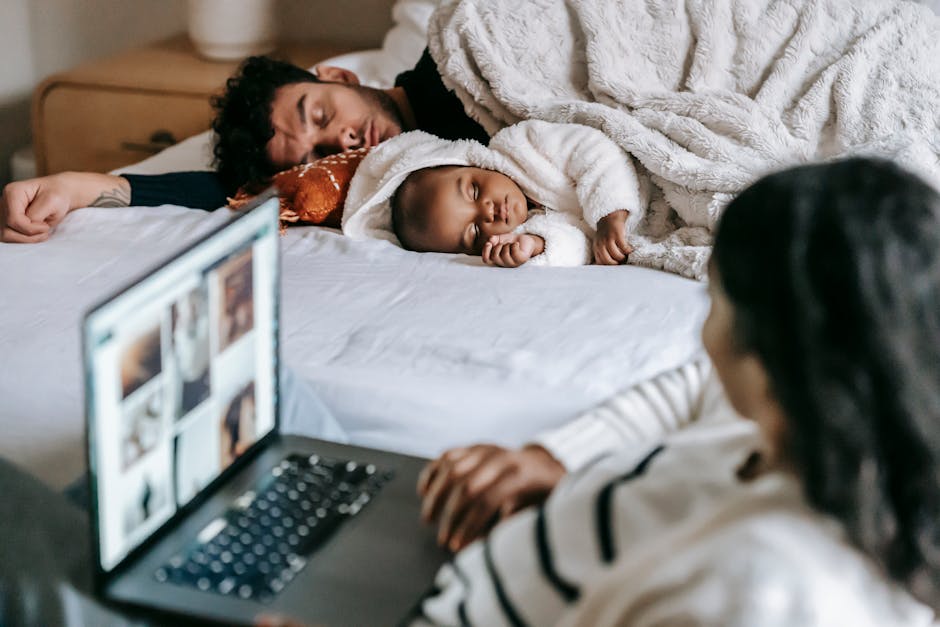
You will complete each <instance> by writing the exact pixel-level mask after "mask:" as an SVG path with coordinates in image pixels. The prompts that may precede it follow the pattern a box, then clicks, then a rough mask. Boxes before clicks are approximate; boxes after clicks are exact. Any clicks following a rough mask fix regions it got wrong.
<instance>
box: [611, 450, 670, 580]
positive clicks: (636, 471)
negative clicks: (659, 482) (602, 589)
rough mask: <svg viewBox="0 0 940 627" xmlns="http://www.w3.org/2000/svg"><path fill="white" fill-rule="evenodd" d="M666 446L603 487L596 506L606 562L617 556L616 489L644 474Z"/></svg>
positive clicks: (651, 453) (650, 453)
mask: <svg viewBox="0 0 940 627" xmlns="http://www.w3.org/2000/svg"><path fill="white" fill-rule="evenodd" d="M665 448H666V447H665V446H663V445H662V444H660V445H659V446H657V447H656V448H654V449H653V450H652V451H650V452H649V453H648V454H647V456H646V457H644V458H643V459H642V460H640V463H639V464H637V465H636V466H635V467H634V468H633V470H631V471H630V472H628V473H627V474H625V475H623V476H621V477H617V478H616V479H613V480H612V481H610V482H609V483H608V484H607V485H605V486H604V487H603V489H601V491H600V494H598V495H597V505H596V506H595V512H596V520H597V542H598V545H599V546H600V551H601V559H602V560H603V561H604V562H605V563H607V564H609V563H611V562H612V561H614V558H615V557H616V549H615V548H614V532H613V528H614V523H613V520H612V519H613V514H612V513H611V508H612V507H613V496H614V490H615V489H616V488H617V486H619V485H620V484H621V483H627V482H628V481H632V480H634V479H636V478H637V477H640V476H642V475H643V474H644V473H645V472H646V469H647V468H648V467H649V465H650V463H651V462H652V461H653V459H654V458H655V457H656V456H657V455H659V454H660V453H662V452H663V450H665Z"/></svg>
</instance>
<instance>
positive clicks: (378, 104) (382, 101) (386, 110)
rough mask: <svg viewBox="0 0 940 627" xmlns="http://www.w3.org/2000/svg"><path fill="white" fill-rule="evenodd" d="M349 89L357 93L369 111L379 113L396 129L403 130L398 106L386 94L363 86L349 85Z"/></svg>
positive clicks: (403, 126)
mask: <svg viewBox="0 0 940 627" xmlns="http://www.w3.org/2000/svg"><path fill="white" fill-rule="evenodd" d="M349 88H350V89H353V90H355V91H356V92H358V93H359V95H360V96H361V97H362V99H363V100H364V101H365V102H366V103H368V104H369V108H370V109H372V110H378V111H381V112H382V114H383V115H384V116H385V117H387V118H388V119H389V120H391V121H392V122H394V123H395V124H396V125H398V128H400V129H404V128H405V125H404V122H402V117H401V111H399V110H398V105H396V104H395V101H394V100H392V97H391V96H389V95H388V94H387V93H385V92H384V91H382V90H381V89H376V88H374V87H366V86H364V85H349Z"/></svg>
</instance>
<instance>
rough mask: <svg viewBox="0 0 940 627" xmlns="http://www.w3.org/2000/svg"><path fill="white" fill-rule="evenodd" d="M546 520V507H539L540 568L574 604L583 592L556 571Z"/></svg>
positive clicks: (536, 525)
mask: <svg viewBox="0 0 940 627" xmlns="http://www.w3.org/2000/svg"><path fill="white" fill-rule="evenodd" d="M547 524H548V523H547V522H546V520H545V506H544V505H543V506H542V507H539V513H538V516H537V517H536V519H535V541H536V544H537V545H538V550H539V566H541V568H542V574H543V575H545V578H546V579H547V580H548V581H549V583H551V584H552V585H553V586H554V587H555V590H557V591H558V594H560V595H561V596H562V597H564V599H565V601H567V602H568V603H572V602H573V601H577V600H578V598H579V597H580V596H581V590H579V589H578V587H577V586H574V585H572V584H571V583H569V582H567V581H565V579H564V578H563V577H562V576H561V575H559V574H558V571H556V570H555V559H554V557H552V549H551V547H550V546H549V545H548V529H547Z"/></svg>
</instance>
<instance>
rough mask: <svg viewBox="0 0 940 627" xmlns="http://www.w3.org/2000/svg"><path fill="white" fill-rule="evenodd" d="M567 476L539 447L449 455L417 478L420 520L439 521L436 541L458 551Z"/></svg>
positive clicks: (486, 447) (485, 447)
mask: <svg viewBox="0 0 940 627" xmlns="http://www.w3.org/2000/svg"><path fill="white" fill-rule="evenodd" d="M564 474H565V468H564V466H562V465H561V463H560V462H559V461H558V460H557V459H555V458H554V457H552V455H551V453H549V452H548V451H547V450H545V449H544V448H542V447H541V446H535V445H533V446H526V447H525V448H522V449H519V450H512V449H506V448H503V447H500V446H495V445H492V444H477V445H475V446H470V447H465V448H455V449H451V450H449V451H447V452H445V453H444V454H443V455H441V456H440V457H438V458H437V459H436V460H434V461H432V462H430V463H429V464H428V465H427V466H425V468H424V470H423V471H422V472H421V475H420V476H419V477H418V495H419V496H421V498H422V506H421V517H422V518H423V520H424V521H425V522H426V523H431V522H434V521H439V529H438V535H437V541H438V542H439V543H440V544H441V545H442V546H445V547H447V548H448V549H450V550H451V551H459V550H460V549H462V548H463V547H465V546H467V545H468V544H470V543H471V542H473V541H474V540H476V539H477V538H479V537H481V536H483V535H484V534H485V533H486V532H487V531H489V529H490V528H491V527H492V526H493V525H494V524H496V523H497V522H498V521H499V520H500V519H502V518H505V517H507V516H509V515H510V514H512V513H514V512H516V511H518V510H520V509H522V508H524V507H528V506H529V505H534V504H537V503H541V502H542V501H544V500H545V499H546V498H547V497H548V495H549V493H550V492H551V491H552V488H554V487H555V484H557V483H558V481H559V480H560V479H561V478H562V477H563V476H564Z"/></svg>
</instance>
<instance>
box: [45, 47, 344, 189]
mask: <svg viewBox="0 0 940 627" xmlns="http://www.w3.org/2000/svg"><path fill="white" fill-rule="evenodd" d="M351 50H352V48H351V47H350V46H344V45H342V44H325V43H309V44H290V45H286V46H284V48H283V49H282V50H280V51H278V52H277V53H275V54H277V55H278V56H279V57H280V58H286V59H287V60H289V61H291V62H293V63H296V64H297V65H300V66H301V67H310V66H312V65H314V64H315V63H317V62H319V61H322V60H324V59H327V58H329V57H332V56H335V55H338V54H343V53H344V52H350V51H351ZM237 67H238V63H235V62H232V63H219V62H213V61H206V60H205V59H202V58H200V57H199V56H197V54H196V52H195V50H194V49H193V47H192V44H190V43H189V40H188V39H187V38H186V37H185V36H178V37H174V38H173V39H169V40H166V41H162V42H159V43H157V44H153V45H150V46H146V47H143V48H136V49H133V50H129V51H126V52H123V53H121V54H118V55H115V56H112V57H107V58H105V59H101V60H98V61H95V62H92V63H87V64H84V65H81V66H79V67H77V68H75V69H73V70H70V71H67V72H63V73H61V74H56V75H53V76H50V77H49V78H48V79H46V80H45V81H44V82H43V83H42V84H41V85H39V87H37V88H36V91H35V93H34V94H33V142H34V145H35V148H36V167H37V171H38V173H39V174H40V175H43V174H52V173H54V172H62V171H63V170H87V171H92V172H107V171H109V170H113V169H114V168H118V167H121V166H124V165H128V164H131V163H135V162H137V161H140V160H141V159H144V158H146V157H148V156H150V155H152V154H154V153H156V152H159V151H160V150H162V149H163V148H166V147H167V146H168V145H172V144H174V143H176V142H178V141H180V140H182V139H185V138H186V137H189V136H190V135H195V134H196V133H199V132H202V131H204V130H206V129H207V128H209V123H210V121H211V119H212V108H211V106H210V104H209V98H210V96H212V95H214V94H216V93H220V92H221V91H222V89H223V87H224V85H225V80H226V79H227V78H228V77H229V76H231V75H232V74H233V73H234V72H235V70H236V69H237Z"/></svg>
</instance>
